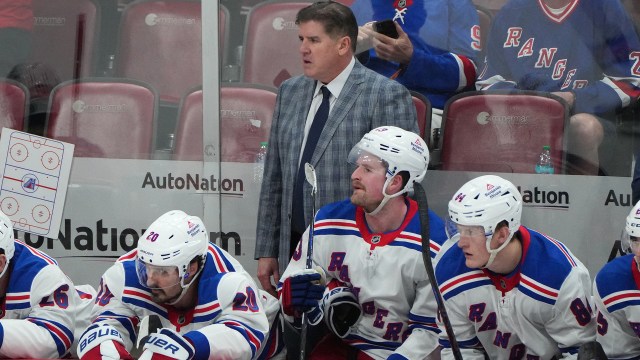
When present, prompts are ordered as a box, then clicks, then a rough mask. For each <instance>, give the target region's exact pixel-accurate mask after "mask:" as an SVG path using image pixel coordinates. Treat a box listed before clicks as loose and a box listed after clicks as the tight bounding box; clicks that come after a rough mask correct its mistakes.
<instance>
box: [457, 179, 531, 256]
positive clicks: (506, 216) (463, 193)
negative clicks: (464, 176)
mask: <svg viewBox="0 0 640 360" xmlns="http://www.w3.org/2000/svg"><path fill="white" fill-rule="evenodd" d="M521 217H522V195H520V192H519V191H518V189H517V188H516V187H515V186H514V185H513V184H512V183H511V182H509V181H507V180H505V179H503V178H501V177H499V176H495V175H484V176H480V177H477V178H475V179H472V180H470V181H468V182H467V183H466V184H464V185H462V187H461V188H460V189H459V190H458V191H457V192H456V193H455V195H454V196H453V198H452V199H451V200H450V201H449V218H450V220H451V221H453V222H454V223H455V224H457V225H464V226H479V227H481V228H482V230H483V231H484V234H485V236H486V238H487V240H486V248H487V251H488V252H489V254H490V258H489V261H488V262H487V264H486V265H485V267H488V266H490V265H491V263H492V262H493V259H494V258H495V256H496V255H497V253H498V252H499V251H500V250H502V249H503V248H504V247H505V246H507V244H508V243H509V241H511V239H512V238H513V235H514V234H515V233H516V231H518V229H519V228H520V220H521ZM503 221H506V222H508V224H509V225H508V226H509V239H508V240H507V241H505V242H504V243H503V244H502V245H501V246H500V247H499V248H497V249H491V237H492V236H493V233H494V231H495V230H496V227H497V225H498V224H499V223H501V222H503Z"/></svg>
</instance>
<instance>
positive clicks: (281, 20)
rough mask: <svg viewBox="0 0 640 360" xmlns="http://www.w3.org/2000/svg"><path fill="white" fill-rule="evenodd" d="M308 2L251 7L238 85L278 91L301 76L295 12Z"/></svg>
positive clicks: (277, 0)
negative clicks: (283, 84)
mask: <svg viewBox="0 0 640 360" xmlns="http://www.w3.org/2000/svg"><path fill="white" fill-rule="evenodd" d="M309 4H310V2H309V1H283V0H271V1H265V2H263V3H261V4H258V5H256V6H254V7H253V8H252V9H251V12H249V17H248V19H247V25H246V31H245V40H244V57H243V64H242V69H241V72H242V75H241V79H242V81H244V82H246V83H256V84H264V85H267V86H275V87H278V86H280V84H281V83H282V82H283V81H284V80H286V79H288V78H290V77H292V76H295V75H300V74H302V59H301V58H300V52H299V48H300V41H299V40H298V25H296V24H295V20H296V15H297V13H298V11H299V10H300V9H302V8H304V7H306V6H309Z"/></svg>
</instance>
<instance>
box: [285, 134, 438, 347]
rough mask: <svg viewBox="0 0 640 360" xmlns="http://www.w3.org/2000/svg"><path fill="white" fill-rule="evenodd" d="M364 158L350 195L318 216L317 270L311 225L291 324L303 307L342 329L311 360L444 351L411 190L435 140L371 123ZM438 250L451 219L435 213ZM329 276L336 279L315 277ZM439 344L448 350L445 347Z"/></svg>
mask: <svg viewBox="0 0 640 360" xmlns="http://www.w3.org/2000/svg"><path fill="white" fill-rule="evenodd" d="M348 160H349V162H350V163H352V164H354V165H355V170H354V171H353V173H352V175H351V182H352V188H353V194H352V195H351V198H350V199H346V200H343V201H340V202H336V203H332V204H329V205H326V206H323V207H322V208H321V209H320V210H319V211H318V213H317V215H316V216H315V220H314V232H313V252H312V255H313V265H314V267H317V268H316V269H314V270H306V269H305V267H306V257H307V250H308V239H309V229H307V230H306V232H305V233H304V235H303V237H302V240H301V241H300V243H299V244H298V248H297V250H296V251H295V253H294V255H293V256H292V258H291V262H290V263H289V265H288V266H287V268H286V270H285V272H284V274H283V276H282V278H281V281H280V283H279V284H278V290H279V293H280V301H281V304H282V307H283V310H284V313H285V314H286V315H287V316H285V318H286V319H287V321H290V322H293V323H294V324H295V323H296V322H299V320H300V318H299V317H300V315H301V314H302V312H303V311H307V314H308V316H309V319H310V323H311V324H312V325H315V324H321V320H322V319H324V323H325V324H326V325H327V326H328V328H329V329H330V330H331V331H332V334H329V335H328V336H326V337H324V338H323V339H322V340H320V342H319V343H318V344H317V345H316V346H315V348H314V349H313V350H312V351H310V358H311V359H341V358H342V359H344V358H354V359H355V358H356V356H357V358H358V359H372V358H373V359H424V358H426V357H427V356H428V355H429V354H430V353H431V352H432V351H434V349H437V347H438V344H437V340H438V339H437V331H438V330H437V327H436V324H435V316H436V305H435V300H434V299H433V297H432V291H431V287H430V284H429V279H428V277H427V273H426V269H425V266H424V263H423V259H422V245H421V236H420V229H421V228H420V220H419V215H418V211H417V210H418V206H417V204H416V202H415V201H413V200H411V199H410V198H408V197H406V196H405V195H406V194H407V193H408V192H410V191H412V189H413V182H414V181H418V182H420V181H422V180H423V179H424V176H425V174H426V172H427V165H428V164H429V152H428V148H427V145H426V144H425V142H424V141H423V140H422V139H421V138H420V136H418V135H417V134H414V133H412V132H409V131H406V130H403V129H400V128H397V127H392V126H385V127H379V128H376V129H373V130H371V131H370V132H369V133H367V134H365V135H364V137H363V138H362V139H361V140H360V142H359V143H357V144H356V145H355V146H354V147H353V149H352V150H351V152H350V154H349V159H348ZM429 219H430V224H431V227H430V231H431V232H430V237H431V245H430V247H431V248H430V249H429V250H430V254H431V255H432V257H434V256H435V255H436V254H437V252H438V250H439V248H440V246H441V245H442V243H443V242H444V241H445V240H446V234H445V232H444V223H443V221H442V220H441V219H440V218H438V216H437V215H436V214H435V213H433V212H430V213H429ZM321 278H324V279H325V281H326V283H327V285H326V286H325V285H319V284H316V283H315V282H314V281H317V280H320V279H321ZM436 351H438V350H436Z"/></svg>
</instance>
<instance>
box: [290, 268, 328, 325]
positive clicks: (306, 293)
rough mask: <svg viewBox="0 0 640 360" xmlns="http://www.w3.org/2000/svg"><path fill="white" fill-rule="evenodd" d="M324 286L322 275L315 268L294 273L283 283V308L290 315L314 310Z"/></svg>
mask: <svg viewBox="0 0 640 360" xmlns="http://www.w3.org/2000/svg"><path fill="white" fill-rule="evenodd" d="M324 288H325V286H324V284H323V282H322V275H321V274H320V273H319V272H318V271H317V270H315V269H306V270H301V271H299V272H297V273H294V274H292V275H291V276H290V277H288V278H287V279H286V280H285V281H284V284H283V285H282V293H281V297H282V310H283V311H284V313H285V314H287V315H289V316H299V315H300V313H302V312H305V311H309V310H313V309H314V308H315V307H317V306H318V303H319V301H320V299H322V293H323V292H324Z"/></svg>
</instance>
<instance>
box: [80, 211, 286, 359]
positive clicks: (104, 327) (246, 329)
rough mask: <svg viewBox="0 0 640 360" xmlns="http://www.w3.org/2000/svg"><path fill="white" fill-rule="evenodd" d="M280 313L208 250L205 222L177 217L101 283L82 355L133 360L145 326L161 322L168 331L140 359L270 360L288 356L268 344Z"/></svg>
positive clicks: (233, 263) (233, 266) (160, 222)
mask: <svg viewBox="0 0 640 360" xmlns="http://www.w3.org/2000/svg"><path fill="white" fill-rule="evenodd" d="M277 313H278V301H277V299H275V298H274V297H273V296H271V295H269V294H267V293H262V292H260V290H259V289H258V287H257V286H256V284H255V283H254V281H253V279H252V278H251V276H250V275H249V274H248V273H247V272H246V271H245V270H244V269H243V268H242V266H241V265H240V263H238V261H237V260H235V259H234V258H233V257H231V255H229V254H228V253H227V252H226V251H224V250H222V249H220V248H218V247H217V246H216V245H214V244H212V243H209V235H208V232H207V230H206V229H205V227H204V224H203V223H202V221H201V220H200V218H198V217H196V216H189V215H187V214H185V213H184V212H182V211H179V210H173V211H169V212H167V213H165V214H164V215H162V216H160V217H159V218H158V219H157V220H156V221H154V222H153V223H152V224H151V225H150V226H149V228H148V229H147V230H146V231H145V232H144V234H143V235H142V237H141V238H140V239H139V241H138V246H137V249H135V250H133V251H131V252H129V253H127V254H125V255H123V256H121V257H120V258H119V259H118V260H117V261H116V263H115V264H114V265H113V266H112V267H111V268H109V269H108V270H107V271H106V272H105V273H104V275H103V276H102V279H101V282H100V288H99V291H98V295H97V299H96V303H95V305H94V308H93V319H94V320H93V325H91V326H89V327H88V328H87V330H86V331H85V332H84V334H83V335H82V337H81V339H80V341H79V345H78V354H79V355H80V358H81V359H82V360H98V359H110V360H117V359H131V355H130V351H131V350H132V348H133V346H134V344H136V343H137V336H138V334H137V328H136V327H137V325H138V323H139V321H140V320H141V319H144V318H145V317H147V316H154V315H155V316H157V317H159V318H160V322H161V326H162V328H160V329H159V330H158V331H157V332H155V333H152V334H151V335H149V336H148V337H147V338H146V341H143V342H142V343H143V350H142V355H141V357H140V359H147V360H151V359H152V360H158V359H162V360H167V359H183V360H184V359H258V358H259V359H263V358H268V357H270V356H271V355H273V354H275V353H277V352H279V351H280V350H281V348H282V344H281V342H280V341H278V340H279V338H278V333H277V331H273V332H272V333H271V334H272V335H273V336H272V337H269V334H270V331H269V330H270V323H271V322H274V319H275V318H276V317H277ZM267 314H269V315H270V317H268V316H267ZM276 323H277V322H276Z"/></svg>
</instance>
